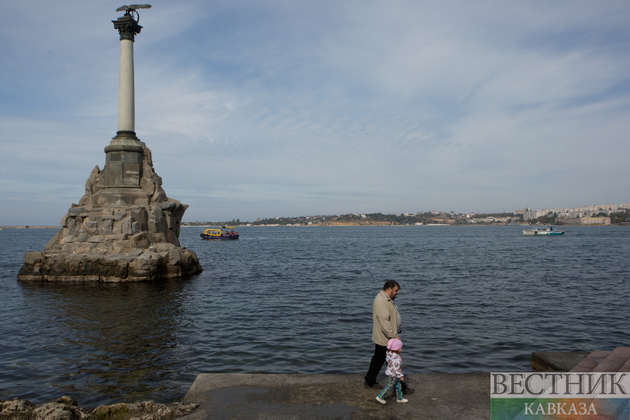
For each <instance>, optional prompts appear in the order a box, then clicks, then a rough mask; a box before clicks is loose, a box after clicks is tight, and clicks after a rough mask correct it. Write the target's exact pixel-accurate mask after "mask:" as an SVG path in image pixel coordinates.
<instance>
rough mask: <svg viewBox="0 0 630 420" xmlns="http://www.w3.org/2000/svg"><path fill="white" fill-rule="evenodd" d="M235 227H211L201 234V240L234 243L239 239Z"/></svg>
mask: <svg viewBox="0 0 630 420" xmlns="http://www.w3.org/2000/svg"><path fill="white" fill-rule="evenodd" d="M234 229H236V227H234V226H221V227H211V228H208V229H206V230H205V232H204V233H202V234H201V239H214V240H221V241H234V240H236V239H238V238H239V234H238V232H236V231H235V230H234Z"/></svg>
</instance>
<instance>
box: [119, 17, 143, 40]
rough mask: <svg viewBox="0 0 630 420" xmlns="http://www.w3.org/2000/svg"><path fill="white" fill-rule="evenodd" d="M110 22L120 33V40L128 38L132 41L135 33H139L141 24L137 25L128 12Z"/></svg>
mask: <svg viewBox="0 0 630 420" xmlns="http://www.w3.org/2000/svg"><path fill="white" fill-rule="evenodd" d="M112 23H113V24H114V29H116V30H117V31H118V32H119V33H120V40H121V41H122V40H123V39H129V40H131V41H132V42H133V41H134V37H135V36H136V34H139V33H140V30H141V29H142V26H140V25H138V22H136V21H135V20H134V19H133V17H131V15H128V14H126V15H124V16H121V17H119V18H118V19H117V20H112Z"/></svg>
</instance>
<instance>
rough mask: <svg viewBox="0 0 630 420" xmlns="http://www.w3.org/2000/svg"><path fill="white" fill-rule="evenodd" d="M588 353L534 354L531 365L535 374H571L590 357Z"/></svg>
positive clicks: (550, 352) (541, 352) (548, 352)
mask: <svg viewBox="0 0 630 420" xmlns="http://www.w3.org/2000/svg"><path fill="white" fill-rule="evenodd" d="M589 353H590V352H588V351H573V352H555V351H540V352H534V353H532V359H531V365H532V370H533V371H534V372H569V371H570V370H571V369H573V368H574V367H575V366H577V365H578V364H579V363H580V362H581V361H582V360H584V359H585V358H586V356H588V355H589Z"/></svg>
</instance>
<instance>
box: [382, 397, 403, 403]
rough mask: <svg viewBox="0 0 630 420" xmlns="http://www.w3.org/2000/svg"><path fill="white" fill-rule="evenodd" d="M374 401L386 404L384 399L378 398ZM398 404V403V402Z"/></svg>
mask: <svg viewBox="0 0 630 420" xmlns="http://www.w3.org/2000/svg"><path fill="white" fill-rule="evenodd" d="M376 401H378V402H380V403H381V404H387V401H385V400H384V399H382V398H380V397H376ZM398 402H400V401H398ZM405 402H407V400H405Z"/></svg>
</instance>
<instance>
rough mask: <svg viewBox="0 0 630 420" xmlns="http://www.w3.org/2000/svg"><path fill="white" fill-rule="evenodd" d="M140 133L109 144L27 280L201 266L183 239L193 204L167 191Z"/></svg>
mask: <svg viewBox="0 0 630 420" xmlns="http://www.w3.org/2000/svg"><path fill="white" fill-rule="evenodd" d="M133 137H134V139H135V142H137V144H136V143H135V142H134V144H132V145H129V144H122V143H124V142H121V139H120V138H119V136H116V137H114V139H113V140H112V143H111V144H110V146H108V147H106V148H105V152H106V154H107V159H106V164H105V167H104V168H103V170H102V171H101V170H99V168H98V166H97V167H95V168H94V170H93V171H92V173H91V174H90V177H89V178H88V180H87V182H86V184H85V195H84V196H83V198H81V201H80V202H79V204H78V205H76V204H73V205H72V207H71V208H70V209H69V210H68V213H67V214H66V215H65V217H64V218H63V219H62V221H61V226H62V227H61V229H60V230H59V232H57V234H56V235H55V236H54V237H53V238H52V240H51V241H50V242H49V243H48V245H46V248H45V250H44V251H43V252H38V251H33V252H27V253H26V255H25V256H24V266H23V267H22V269H21V270H20V272H19V274H18V278H19V279H20V280H25V281H28V280H32V281H103V282H120V281H144V280H156V279H160V278H180V277H187V276H190V275H194V274H197V273H200V272H201V265H200V264H199V260H198V259H197V256H196V255H195V253H194V252H193V251H191V250H189V249H186V248H184V247H182V246H180V244H179V239H178V238H179V229H180V224H181V220H182V217H183V216H184V212H185V211H186V209H187V208H188V206H187V205H185V204H182V203H180V202H179V201H177V200H173V199H171V198H168V197H167V196H166V193H165V192H164V190H163V189H162V179H161V178H160V177H159V176H158V175H157V174H156V173H155V171H154V170H153V164H152V161H151V152H150V150H149V149H148V148H147V147H146V145H145V144H144V143H142V142H141V141H139V140H138V139H136V138H135V135H134V136H133ZM128 140H129V139H127V140H125V141H128ZM138 148H139V150H138ZM114 156H120V158H119V157H114Z"/></svg>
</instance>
